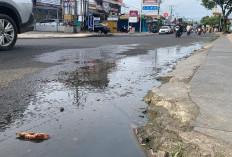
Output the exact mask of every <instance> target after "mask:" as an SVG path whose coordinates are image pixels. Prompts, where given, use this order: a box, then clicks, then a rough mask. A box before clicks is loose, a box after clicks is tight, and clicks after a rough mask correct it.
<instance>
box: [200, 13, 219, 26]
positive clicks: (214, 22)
mask: <svg viewBox="0 0 232 157" xmlns="http://www.w3.org/2000/svg"><path fill="white" fill-rule="evenodd" d="M220 19H221V14H218V15H214V16H211V17H209V16H205V17H203V18H202V19H201V24H203V25H211V26H219V25H220Z"/></svg>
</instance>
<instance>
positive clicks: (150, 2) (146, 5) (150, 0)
mask: <svg viewBox="0 0 232 157" xmlns="http://www.w3.org/2000/svg"><path fill="white" fill-rule="evenodd" d="M142 9H143V10H158V1H157V0H143V8H142Z"/></svg>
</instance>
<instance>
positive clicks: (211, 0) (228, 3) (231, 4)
mask: <svg viewBox="0 0 232 157" xmlns="http://www.w3.org/2000/svg"><path fill="white" fill-rule="evenodd" d="M202 5H203V6H204V7H206V8H207V9H213V8H214V7H216V6H219V7H220V8H221V10H222V19H223V32H224V33H225V32H226V30H227V28H226V23H227V20H228V16H229V15H230V14H231V12H232V0H202Z"/></svg>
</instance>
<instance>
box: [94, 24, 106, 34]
mask: <svg viewBox="0 0 232 157" xmlns="http://www.w3.org/2000/svg"><path fill="white" fill-rule="evenodd" d="M94 32H99V33H104V34H107V33H109V32H110V27H109V26H107V25H105V24H102V23H95V24H94Z"/></svg>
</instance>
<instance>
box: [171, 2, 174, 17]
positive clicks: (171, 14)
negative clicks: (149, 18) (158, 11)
mask: <svg viewBox="0 0 232 157" xmlns="http://www.w3.org/2000/svg"><path fill="white" fill-rule="evenodd" d="M170 10H171V14H170V16H171V17H172V14H173V11H174V9H173V5H171V9H170Z"/></svg>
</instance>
